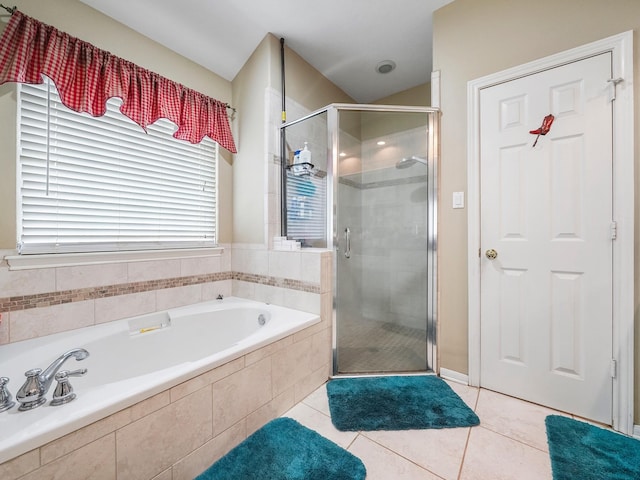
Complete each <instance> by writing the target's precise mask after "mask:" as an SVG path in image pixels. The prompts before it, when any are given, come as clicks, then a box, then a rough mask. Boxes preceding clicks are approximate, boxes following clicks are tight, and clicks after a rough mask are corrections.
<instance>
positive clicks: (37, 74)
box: [0, 11, 236, 153]
mask: <svg viewBox="0 0 640 480" xmlns="http://www.w3.org/2000/svg"><path fill="white" fill-rule="evenodd" d="M42 74H44V75H46V76H47V77H49V78H50V79H51V80H52V81H53V83H54V84H55V85H56V88H57V89H58V93H59V94H60V98H61V100H62V103H64V104H65V105H66V106H67V107H68V108H70V109H72V110H75V111H76V112H87V113H89V114H90V115H93V116H94V117H98V116H101V115H104V113H105V110H106V101H107V100H108V99H109V98H111V97H119V98H121V99H122V106H121V107H120V111H121V112H122V113H123V114H124V115H126V116H127V117H129V118H130V119H131V120H133V121H134V122H136V123H137V124H138V125H140V126H141V127H142V128H145V127H146V126H147V125H150V124H152V123H153V122H155V121H156V120H158V119H159V118H166V119H168V120H170V121H172V122H173V123H175V124H176V125H177V126H178V130H177V131H176V132H175V133H174V135H173V136H174V137H175V138H178V139H181V140H187V141H189V142H191V143H198V142H200V141H201V140H202V138H203V137H204V136H205V135H206V136H209V137H210V138H211V139H213V140H215V141H216V142H218V143H219V144H220V145H221V146H222V147H224V148H226V149H227V150H229V151H230V152H233V153H236V146H235V143H234V141H233V136H232V134H231V129H230V127H229V118H228V116H227V108H226V107H227V106H226V104H225V103H223V102H220V101H219V100H215V99H213V98H211V97H207V96H206V95H203V94H201V93H199V92H196V91H194V90H191V89H189V88H186V87H185V86H183V85H181V84H179V83H176V82H173V81H171V80H169V79H167V78H165V77H162V76H161V75H158V74H157V73H153V72H150V71H149V70H145V69H144V68H141V67H139V66H137V65H135V64H133V63H131V62H129V61H127V60H124V59H122V58H119V57H116V56H115V55H112V54H111V53H109V52H106V51H104V50H100V49H99V48H97V47H94V46H93V45H91V44H90V43H87V42H84V41H82V40H79V39H77V38H75V37H72V36H71V35H68V34H66V33H64V32H60V31H59V30H57V29H55V28H54V27H51V26H49V25H46V24H44V23H42V22H39V21H37V20H35V19H33V18H31V17H28V16H27V15H24V14H22V13H21V12H19V11H16V12H14V14H13V15H12V17H11V19H10V21H9V24H8V25H7V27H6V28H5V30H4V33H3V34H2V38H0V85H1V84H3V83H6V82H20V83H42V82H43V79H42Z"/></svg>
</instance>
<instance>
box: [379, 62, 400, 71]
mask: <svg viewBox="0 0 640 480" xmlns="http://www.w3.org/2000/svg"><path fill="white" fill-rule="evenodd" d="M395 68H396V62H394V61H393V60H383V61H381V62H380V63H378V65H376V72H378V73H389V72H391V71H393V70H395Z"/></svg>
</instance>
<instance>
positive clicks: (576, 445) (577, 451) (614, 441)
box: [545, 415, 640, 480]
mask: <svg viewBox="0 0 640 480" xmlns="http://www.w3.org/2000/svg"><path fill="white" fill-rule="evenodd" d="M545 423H546V426H547V441H548V443H549V455H550V456H551V470H552V471H553V480H576V479H580V480H605V479H606V480H637V479H639V478H640V441H638V440H636V439H634V438H630V437H625V436H624V435H621V434H619V433H616V432H612V431H610V430H605V429H603V428H598V427H596V426H593V425H589V424H588V423H584V422H579V421H577V420H573V419H571V418H568V417H561V416H558V415H549V416H548V417H547V418H546V419H545Z"/></svg>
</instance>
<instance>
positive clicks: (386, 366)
mask: <svg viewBox="0 0 640 480" xmlns="http://www.w3.org/2000/svg"><path fill="white" fill-rule="evenodd" d="M426 337H427V333H426V330H423V329H418V328H411V327H406V326H403V325H399V324H397V323H393V322H384V321H379V320H373V319H366V318H362V317H357V316H354V317H347V318H341V322H340V326H339V327H338V347H337V353H338V373H341V374H351V373H389V372H394V373H399V372H415V371H425V370H426V369H427V344H426Z"/></svg>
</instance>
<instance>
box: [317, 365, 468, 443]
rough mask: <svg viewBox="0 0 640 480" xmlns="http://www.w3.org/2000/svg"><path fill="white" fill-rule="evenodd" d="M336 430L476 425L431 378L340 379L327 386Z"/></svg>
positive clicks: (451, 394)
mask: <svg viewBox="0 0 640 480" xmlns="http://www.w3.org/2000/svg"><path fill="white" fill-rule="evenodd" d="M327 393H328V395H329V408H330V410H331V421H332V422H333V425H334V426H335V427H336V428H337V429H338V430H343V431H371V430H411V429H424V428H453V427H470V426H473V425H478V424H479V423H480V420H479V419H478V416H477V415H476V414H475V413H474V412H473V410H471V409H470V408H469V407H468V406H467V404H466V403H464V401H463V400H462V399H461V398H460V397H459V396H458V395H457V394H456V393H455V392H454V391H453V390H451V387H449V385H447V384H446V382H444V381H443V380H441V379H440V378H438V377H435V376H390V377H362V378H338V379H335V380H331V381H330V382H329V383H327Z"/></svg>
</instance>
